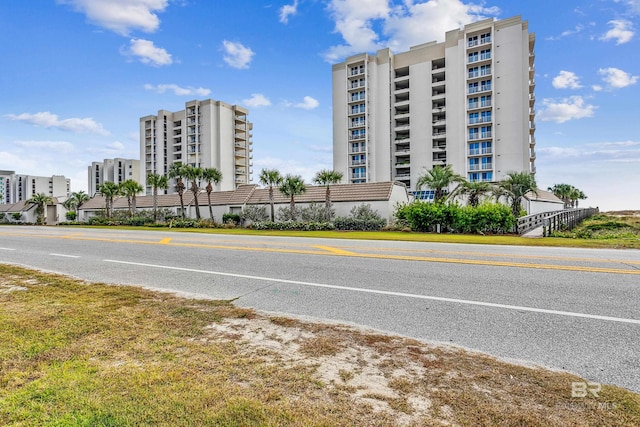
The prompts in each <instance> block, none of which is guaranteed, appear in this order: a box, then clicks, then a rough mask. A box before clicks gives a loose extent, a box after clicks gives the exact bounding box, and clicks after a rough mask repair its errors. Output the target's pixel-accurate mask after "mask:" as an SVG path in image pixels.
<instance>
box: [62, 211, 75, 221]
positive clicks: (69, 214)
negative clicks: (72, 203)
mask: <svg viewBox="0 0 640 427" xmlns="http://www.w3.org/2000/svg"><path fill="white" fill-rule="evenodd" d="M64 216H65V218H67V221H75V220H76V213H75V212H74V211H69V212H67V213H66V214H64Z"/></svg>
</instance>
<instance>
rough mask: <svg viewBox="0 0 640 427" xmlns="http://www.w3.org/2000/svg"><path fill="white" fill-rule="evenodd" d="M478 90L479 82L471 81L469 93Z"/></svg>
mask: <svg viewBox="0 0 640 427" xmlns="http://www.w3.org/2000/svg"><path fill="white" fill-rule="evenodd" d="M476 92H478V82H474V83H469V93H476Z"/></svg>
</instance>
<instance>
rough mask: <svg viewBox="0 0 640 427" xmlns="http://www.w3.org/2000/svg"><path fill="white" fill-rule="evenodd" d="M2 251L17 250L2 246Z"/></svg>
mask: <svg viewBox="0 0 640 427" xmlns="http://www.w3.org/2000/svg"><path fill="white" fill-rule="evenodd" d="M0 251H15V249H13V248H0Z"/></svg>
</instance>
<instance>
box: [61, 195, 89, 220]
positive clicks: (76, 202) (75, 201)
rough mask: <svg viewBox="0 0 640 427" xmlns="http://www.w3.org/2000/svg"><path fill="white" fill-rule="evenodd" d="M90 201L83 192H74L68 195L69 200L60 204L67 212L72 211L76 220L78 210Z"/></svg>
mask: <svg viewBox="0 0 640 427" xmlns="http://www.w3.org/2000/svg"><path fill="white" fill-rule="evenodd" d="M89 200H91V197H89V195H88V194H87V193H85V192H84V191H76V192H73V193H71V194H70V195H69V198H68V199H67V200H65V201H64V203H62V206H64V207H65V209H67V210H69V211H71V210H72V211H74V212H75V216H76V218H77V217H78V209H80V207H81V206H82V205H84V204H85V203H86V202H88V201H89Z"/></svg>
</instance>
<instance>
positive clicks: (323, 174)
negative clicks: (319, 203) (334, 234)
mask: <svg viewBox="0 0 640 427" xmlns="http://www.w3.org/2000/svg"><path fill="white" fill-rule="evenodd" d="M342 176H343V175H342V172H336V171H333V170H328V169H323V170H321V171H320V172H318V173H316V176H314V177H313V182H314V183H316V184H318V185H324V186H326V187H327V192H326V194H325V196H324V203H325V212H324V216H325V219H326V220H327V221H331V190H330V188H329V186H330V185H331V184H337V183H339V182H340V181H342Z"/></svg>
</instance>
